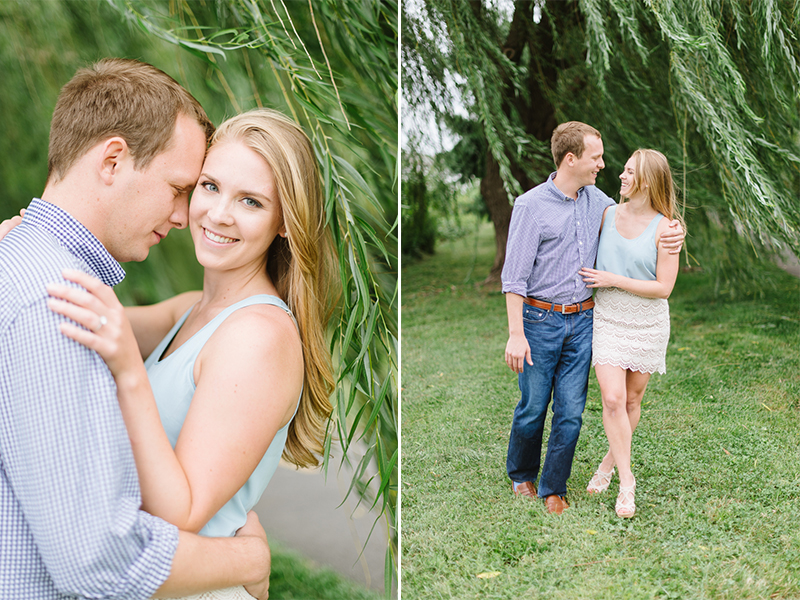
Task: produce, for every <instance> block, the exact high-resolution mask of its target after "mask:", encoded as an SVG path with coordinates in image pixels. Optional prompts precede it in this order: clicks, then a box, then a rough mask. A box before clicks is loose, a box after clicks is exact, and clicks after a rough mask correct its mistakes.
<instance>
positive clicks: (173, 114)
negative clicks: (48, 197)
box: [47, 58, 214, 181]
mask: <svg viewBox="0 0 800 600" xmlns="http://www.w3.org/2000/svg"><path fill="white" fill-rule="evenodd" d="M179 114H183V115H185V116H187V117H189V118H191V119H194V120H195V121H196V122H197V123H198V124H199V125H200V127H202V128H203V129H204V130H205V133H206V140H208V139H209V138H210V137H211V135H212V134H213V133H214V125H213V124H212V123H211V121H210V120H209V119H208V116H207V115H206V112H205V111H204V110H203V107H202V106H200V103H199V102H198V101H197V100H195V98H194V97H193V96H192V95H191V94H190V93H189V92H187V91H186V90H185V89H183V88H182V87H181V86H180V84H178V82H177V81H175V80H174V79H173V78H172V77H170V76H169V75H167V74H166V73H164V72H163V71H161V70H160V69H157V68H155V67H154V66H152V65H148V64H147V63H142V62H139V61H137V60H129V59H123V58H106V59H103V60H101V61H99V62H97V63H95V64H94V65H92V66H91V67H88V68H85V69H79V70H78V71H77V72H76V73H75V76H74V77H73V78H72V79H71V80H70V81H69V82H68V83H67V84H66V85H65V86H64V87H63V88H61V92H60V93H59V95H58V101H57V102H56V107H55V110H54V111H53V120H52V123H51V125H50V149H49V156H48V165H47V178H48V181H49V180H50V179H53V180H56V181H57V180H59V179H62V178H63V177H64V176H65V175H66V174H67V172H68V171H69V170H70V168H72V166H73V165H74V164H75V163H76V162H77V161H78V160H79V159H80V158H81V157H82V156H83V155H84V154H86V152H88V151H89V149H90V148H92V147H93V146H94V145H96V144H98V143H100V142H102V141H103V140H105V139H108V138H110V137H115V136H119V137H121V138H122V139H124V140H125V141H126V142H127V144H128V149H129V150H130V153H131V156H132V157H133V165H134V168H136V169H145V168H147V166H148V165H149V164H150V162H151V161H152V160H153V158H155V157H156V156H158V155H159V154H161V153H162V152H164V151H165V150H167V147H168V145H169V143H170V141H171V140H172V135H173V133H174V131H175V122H176V120H177V118H178V115H179Z"/></svg>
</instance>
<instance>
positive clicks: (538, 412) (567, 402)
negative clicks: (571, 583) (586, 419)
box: [502, 121, 684, 515]
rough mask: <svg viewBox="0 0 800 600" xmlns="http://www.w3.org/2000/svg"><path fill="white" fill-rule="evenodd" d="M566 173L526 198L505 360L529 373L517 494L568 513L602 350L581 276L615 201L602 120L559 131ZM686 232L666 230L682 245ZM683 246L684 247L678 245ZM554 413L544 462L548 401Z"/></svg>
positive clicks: (510, 277)
mask: <svg viewBox="0 0 800 600" xmlns="http://www.w3.org/2000/svg"><path fill="white" fill-rule="evenodd" d="M551 150H552V153H553V160H554V161H555V164H556V168H557V171H556V172H555V173H552V174H551V175H550V176H549V177H548V179H547V181H545V182H544V183H542V184H540V185H538V186H536V187H534V188H533V189H531V190H528V191H527V192H526V193H525V194H523V195H522V196H520V197H519V198H517V200H516V202H515V204H514V210H513V212H512V215H511V225H510V228H509V234H508V243H507V247H506V261H505V265H504V266H503V273H502V281H503V288H502V289H503V292H504V293H505V296H506V310H507V312H508V330H509V338H508V344H507V345H506V352H505V359H506V363H507V364H508V366H509V367H510V368H511V369H512V370H513V371H514V372H515V373H518V374H519V388H520V392H521V399H520V401H519V404H518V405H517V407H516V409H515V410H514V419H513V422H512V425H511V435H510V439H509V443H508V456H507V459H506V469H507V472H508V476H509V478H510V479H511V481H512V486H513V489H514V493H515V494H516V495H522V496H527V497H531V498H535V497H537V496H538V497H541V498H543V499H544V502H545V506H546V508H547V511H548V512H550V513H554V514H557V515H560V514H561V513H562V512H563V511H564V510H565V509H566V508H568V506H569V505H568V504H567V501H566V498H565V496H566V493H567V480H568V479H569V476H570V471H571V470H572V459H573V456H574V454H575V446H576V444H577V442H578V436H579V434H580V430H581V424H582V416H581V415H582V414H583V409H584V406H585V405H586V392H587V390H588V380H589V370H590V367H591V356H592V307H593V306H594V301H593V300H592V293H591V290H590V289H588V288H587V287H586V285H585V283H584V282H583V278H582V277H581V276H580V275H579V274H578V271H580V269H581V267H584V266H593V265H594V264H595V258H596V257H597V245H598V240H599V231H600V226H601V224H602V219H603V213H604V211H605V209H606V208H608V207H609V206H611V205H612V204H614V201H613V200H612V199H611V198H609V197H608V196H606V195H605V194H604V193H603V192H602V191H600V190H599V189H598V188H597V187H595V182H596V180H597V174H598V173H599V172H600V170H601V169H603V168H604V167H605V164H604V163H603V141H602V139H601V136H600V132H599V131H597V130H596V129H595V128H593V127H591V126H589V125H586V124H585V123H580V122H577V121H570V122H568V123H563V124H561V125H559V126H558V127H557V128H556V129H555V131H554V132H553V135H552V138H551ZM683 237H684V235H683V233H682V232H678V233H676V234H674V235H672V236H669V237H667V236H664V238H663V239H662V242H663V243H664V245H665V247H670V248H675V247H677V252H679V251H680V246H681V243H682V240H683ZM673 252H674V251H673ZM551 399H552V402H553V421H552V428H551V432H550V439H549V441H548V444H547V454H546V456H545V461H544V468H543V469H542V472H541V477H540V479H539V487H538V490H537V488H536V479H537V477H538V476H539V467H540V464H541V454H542V437H543V433H544V422H545V417H546V416H547V407H548V406H549V404H550V401H551Z"/></svg>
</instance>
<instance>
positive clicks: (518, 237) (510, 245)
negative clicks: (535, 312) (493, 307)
mask: <svg viewBox="0 0 800 600" xmlns="http://www.w3.org/2000/svg"><path fill="white" fill-rule="evenodd" d="M520 200H522V198H519V199H517V202H516V203H515V204H514V210H513V211H512V212H511V224H510V225H509V228H508V242H507V243H506V259H505V264H504V265H503V272H502V275H501V279H502V282H503V288H502V289H503V293H512V294H517V295H519V296H523V297H524V296H527V295H528V279H529V278H530V277H531V273H532V272H533V265H534V263H535V262H536V253H537V251H538V249H539V242H540V237H541V228H540V227H539V223H538V221H537V220H536V217H535V215H534V214H533V210H532V209H531V207H530V205H529V204H528V203H527V202H524V201H523V202H521V201H520Z"/></svg>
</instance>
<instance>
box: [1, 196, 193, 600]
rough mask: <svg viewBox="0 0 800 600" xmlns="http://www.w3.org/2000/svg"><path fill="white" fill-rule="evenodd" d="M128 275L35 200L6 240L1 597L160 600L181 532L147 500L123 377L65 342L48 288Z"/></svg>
mask: <svg viewBox="0 0 800 600" xmlns="http://www.w3.org/2000/svg"><path fill="white" fill-rule="evenodd" d="M64 268H73V269H80V270H83V271H85V272H87V273H90V274H92V275H94V276H96V277H99V278H100V279H101V280H103V282H104V283H106V284H108V285H115V284H117V283H119V282H120V281H121V280H122V278H123V277H124V275H125V272H124V271H123V270H122V268H121V267H120V265H119V263H117V261H115V260H114V258H113V257H112V256H111V255H110V254H109V253H108V252H107V251H106V249H105V248H104V247H103V245H102V244H101V243H100V242H99V241H98V240H97V238H95V237H94V236H93V235H92V234H91V233H90V232H89V231H88V230H87V229H86V228H85V227H83V225H81V224H80V223H79V222H78V221H76V220H75V219H73V218H72V217H71V216H70V215H69V214H68V213H66V212H65V211H63V210H61V209H60V208H58V207H56V206H54V205H52V204H49V203H47V202H44V201H42V200H38V199H36V200H34V201H33V202H32V203H31V205H30V207H29V208H28V211H27V213H26V214H25V217H24V219H23V221H22V224H21V225H19V226H17V227H16V228H14V229H13V230H12V231H11V232H10V233H9V234H8V235H7V236H6V237H5V238H4V239H3V240H2V241H0V598H3V599H5V598H9V599H12V598H13V599H14V600H24V599H31V600H33V599H35V600H48V599H65V598H70V599H73V598H120V599H134V598H148V597H150V596H151V595H152V594H153V592H154V591H155V590H156V589H157V588H158V587H159V586H160V585H161V584H162V583H163V582H164V581H165V580H166V578H167V577H168V576H169V571H170V568H171V565H172V557H173V555H174V553H175V550H176V548H177V544H178V531H177V529H176V528H175V527H174V526H172V525H170V524H169V523H166V522H165V521H162V520H161V519H158V518H156V517H153V516H151V515H148V514H147V513H144V512H142V511H141V510H139V506H140V504H141V494H140V490H139V482H138V478H137V474H136V467H135V464H134V459H133V454H132V452H131V447H130V442H129V440H128V435H127V433H126V430H125V425H124V423H123V420H122V415H121V413H120V410H119V405H118V404H117V394H116V387H115V385H114V380H113V378H112V376H111V373H110V372H109V370H108V369H107V367H106V366H105V364H104V363H103V361H102V359H101V358H100V357H99V356H98V355H97V354H96V353H95V352H93V351H91V350H88V349H86V348H84V347H83V346H81V345H80V344H78V343H76V342H73V341H72V340H70V339H68V338H66V337H65V336H63V335H62V334H61V333H60V331H59V327H58V325H59V322H60V321H63V318H62V317H60V316H59V315H56V314H55V313H52V312H51V311H50V310H49V309H48V308H47V305H46V301H47V297H48V295H47V292H46V290H45V285H46V284H48V283H52V282H56V281H63V280H62V278H61V270H62V269H64Z"/></svg>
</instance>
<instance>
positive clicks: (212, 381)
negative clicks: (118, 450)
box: [117, 306, 303, 531]
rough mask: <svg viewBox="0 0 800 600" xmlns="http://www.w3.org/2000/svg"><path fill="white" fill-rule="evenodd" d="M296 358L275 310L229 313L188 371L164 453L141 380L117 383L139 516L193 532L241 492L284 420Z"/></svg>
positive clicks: (298, 368) (295, 380) (296, 374)
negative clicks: (189, 381) (185, 403)
mask: <svg viewBox="0 0 800 600" xmlns="http://www.w3.org/2000/svg"><path fill="white" fill-rule="evenodd" d="M302 360H303V359H302V350H301V347H300V342H299V337H298V335H297V331H296V329H295V327H294V324H293V323H292V322H291V319H290V318H289V317H288V316H287V315H286V314H285V313H284V312H283V311H282V310H281V309H279V308H277V307H273V306H252V307H248V308H243V309H240V310H238V311H236V312H235V313H234V314H233V315H231V316H230V317H228V318H227V319H226V320H225V322H224V323H223V324H222V325H221V326H220V327H219V329H217V331H216V332H215V333H214V335H212V337H211V338H210V339H209V341H208V342H207V343H206V346H205V347H204V349H203V350H202V351H201V353H200V356H199V357H198V359H197V361H196V363H195V369H194V371H195V382H196V384H197V388H196V390H195V393H194V395H193V396H192V403H191V407H190V408H189V412H188V414H187V415H186V420H185V421H184V423H183V427H182V428H181V432H180V435H179V436H178V442H177V444H176V445H175V450H174V451H173V450H172V447H171V446H170V444H169V440H168V439H167V436H166V433H164V430H163V428H162V427H161V421H160V419H159V417H158V412H157V410H156V409H155V402H154V401H153V400H152V393H151V394H150V395H148V394H147V391H148V389H149V387H148V389H143V388H144V386H143V382H142V379H141V376H139V377H134V378H131V379H125V380H124V381H119V382H118V392H117V394H118V397H119V401H120V407H121V408H122V414H123V417H124V418H125V424H126V426H127V428H128V435H129V436H130V438H131V444H132V445H133V451H134V457H135V458H136V465H137V468H138V469H139V481H140V483H141V488H142V508H143V509H144V510H146V511H147V512H150V513H152V514H154V515H158V516H160V517H162V518H164V519H166V520H167V521H169V522H171V523H174V524H175V525H177V526H178V527H179V528H180V529H183V530H186V531H199V530H200V529H201V528H202V527H203V526H204V525H205V524H206V523H207V522H208V520H209V519H210V518H211V517H212V516H213V515H214V514H215V513H216V512H217V511H218V510H219V509H220V508H221V507H222V505H223V504H225V503H226V502H227V501H228V500H230V498H231V497H233V495H234V494H235V493H236V492H237V491H238V490H239V489H240V488H241V486H242V485H244V483H245V482H246V481H247V479H248V477H250V475H251V474H252V472H253V470H254V469H255V468H256V466H257V465H258V463H259V462H260V461H261V458H262V457H263V456H264V453H265V452H266V450H267V448H268V447H269V444H270V443H271V442H272V439H273V438H274V436H275V434H276V432H277V431H278V429H280V428H281V427H282V426H283V425H285V424H286V423H287V422H288V421H289V419H290V418H291V416H292V414H293V412H294V408H295V405H296V402H297V399H298V398H299V397H300V392H301V390H302V382H303V367H302V365H303V362H302ZM148 386H149V384H148ZM144 399H146V403H145V405H146V406H143V402H142V401H143V400H144Z"/></svg>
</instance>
